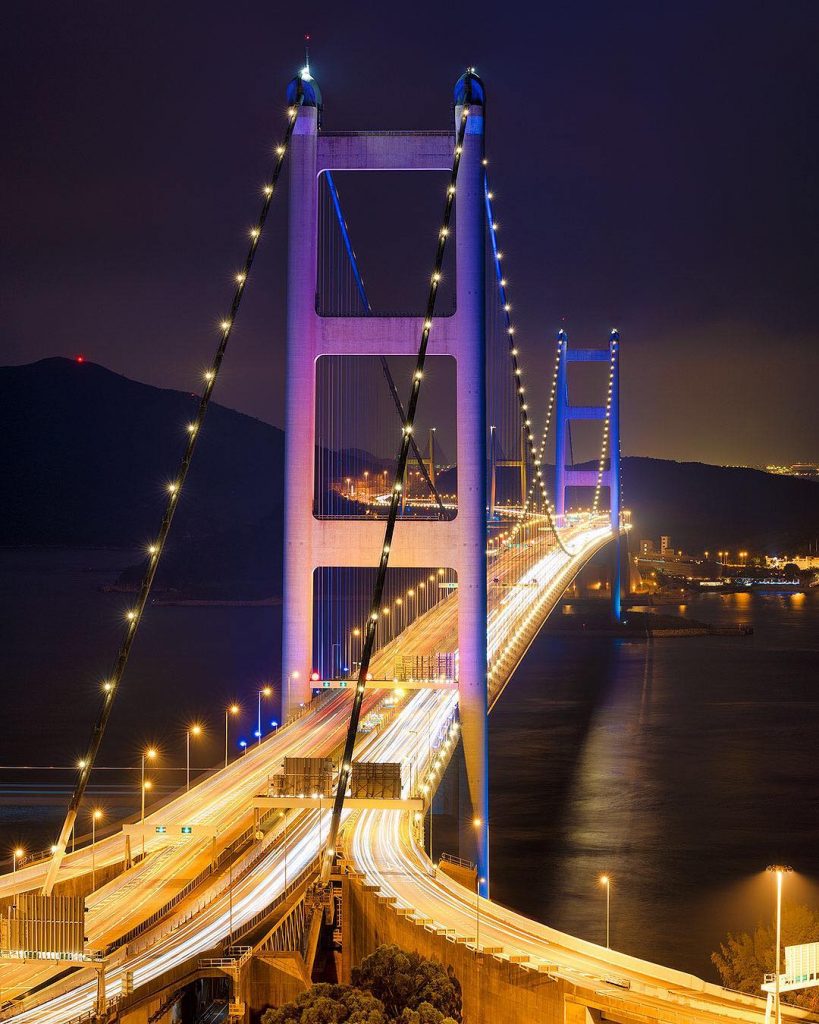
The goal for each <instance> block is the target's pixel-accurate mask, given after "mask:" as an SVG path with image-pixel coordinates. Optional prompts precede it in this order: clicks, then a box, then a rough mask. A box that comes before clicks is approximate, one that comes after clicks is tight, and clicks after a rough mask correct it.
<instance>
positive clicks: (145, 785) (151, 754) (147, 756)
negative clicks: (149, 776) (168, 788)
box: [139, 747, 156, 845]
mask: <svg viewBox="0 0 819 1024" xmlns="http://www.w3.org/2000/svg"><path fill="white" fill-rule="evenodd" d="M155 757H156V750H155V749H154V747H148V749H147V750H143V751H142V770H141V783H140V787H139V788H140V793H141V800H142V804H141V809H140V813H139V820H140V823H141V824H142V826H143V828H142V832H143V837H142V842H143V845H144V843H145V836H144V832H145V827H144V826H145V790H146V789H150V788H151V783H150V780H149V781H148V782H146V781H145V761H146V760H148V761H153V760H154V758H155Z"/></svg>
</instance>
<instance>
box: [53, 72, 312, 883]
mask: <svg viewBox="0 0 819 1024" xmlns="http://www.w3.org/2000/svg"><path fill="white" fill-rule="evenodd" d="M301 89H302V86H301V81H300V80H299V91H298V96H297V100H296V103H295V104H293V105H292V106H290V107H289V108H288V111H287V127H286V129H285V135H284V141H283V142H282V143H281V144H280V145H279V146H277V147H276V162H275V164H274V166H273V172H272V174H271V176H270V180H269V181H268V183H267V184H266V185H265V186H264V188H263V189H262V193H263V196H264V199H263V201H262V207H261V211H260V213H259V216H258V219H257V221H256V224H255V226H254V227H253V228H251V231H250V245H249V247H248V250H247V255H246V256H245V261H244V266H243V267H242V270H241V271H240V272H239V273H238V274H236V278H235V280H236V287H235V289H234V292H233V299H232V301H231V304H230V310H229V312H228V315H227V317H226V319H224V320H222V322H221V324H220V325H219V330H220V336H219V343H218V345H217V347H216V352H215V354H214V356H213V360H212V362H211V364H210V367H209V368H208V369H207V370H206V372H205V375H204V385H203V388H202V393H201V395H200V397H199V407H198V409H197V412H196V417H195V418H194V419H193V421H192V422H191V423H189V424H188V427H187V431H188V442H187V444H186V446H185V451H184V453H183V455H182V460H181V462H180V464H179V470H178V472H177V474H176V478H175V479H174V480H172V481H171V482H170V483H169V484H168V500H167V504H166V506H165V513H164V515H163V517H162V522H161V524H160V527H159V530H158V532H157V535H156V539H155V540H154V541H153V543H152V544H151V545H150V546H149V548H148V552H147V556H148V560H147V564H146V566H145V572H144V574H143V577H142V582H141V583H140V587H139V591H138V593H137V599H136V602H135V604H134V606H133V607H132V608H131V609H129V611H128V612H127V613H126V616H125V617H126V620H127V625H126V627H125V634H124V636H123V638H122V641H121V643H120V647H119V651H118V653H117V657H116V661H115V664H114V669H113V672H112V673H111V675H110V676H109V677H108V679H107V680H106V681H105V682H104V683H103V698H102V704H101V706H100V710H99V713H98V715H97V720H96V722H95V724H94V728H93V731H92V733H91V739H90V742H89V744H88V749H87V752H86V754H85V757H84V758H83V759H82V760H81V761H80V762H79V772H78V775H77V781H76V783H75V785H74V791H73V793H72V795H71V800H70V802H69V805H68V810H67V812H66V816H65V821H64V823H63V827H62V831H61V832H60V837H59V839H58V840H57V843H56V845H55V846H54V847H53V855H52V858H51V862H50V864H49V867H48V872H47V874H46V879H45V882H44V883H43V890H42V891H43V895H46V896H47V895H50V893H51V890H52V888H53V886H54V882H55V880H56V877H57V873H58V871H59V869H60V864H61V863H62V860H63V857H64V856H65V851H66V847H67V845H68V840H69V837H70V836H71V832H72V830H73V828H74V824H75V821H76V818H77V813H78V811H79V808H80V804H81V802H82V798H83V796H84V794H85V790H86V788H87V786H88V782H89V779H90V777H91V770H92V768H93V767H94V762H95V760H96V757H97V754H98V752H99V749H100V744H101V743H102V738H103V736H104V734H105V728H106V726H107V724H108V719H109V718H110V716H111V710H112V708H113V705H114V698H115V696H116V694H117V691H118V689H119V686H120V683H121V682H122V677H123V674H124V672H125V667H126V665H127V664H128V658H129V656H130V654H131V648H132V647H133V643H134V640H135V638H136V635H137V632H138V630H139V625H140V623H141V621H142V616H143V614H144V612H145V606H146V604H147V602H148V597H149V595H150V593H151V588H152V587H153V583H154V579H155V577H156V572H157V569H158V567H159V561H160V558H161V557H162V552H163V551H164V549H165V541H166V540H167V538H168V533H169V532H170V528H171V523H172V522H173V518H174V514H175V513H176V509H177V506H178V504H179V495H180V493H181V491H182V487H183V486H184V484H185V480H186V478H187V475H188V470H189V469H190V465H191V460H192V458H193V453H194V451H195V450H196V443H197V441H198V439H199V431H200V429H201V427H202V424H203V422H204V419H205V414H206V413H207V411H208V406H209V404H210V400H211V396H212V395H213V389H214V387H215V384H216V378H217V376H218V374H219V370H220V368H221V366H222V360H223V359H224V355H225V351H226V349H227V345H228V341H229V340H230V336H231V332H232V330H233V324H234V322H235V320H236V316H237V314H238V312H239V306H240V304H241V301H242V296H243V295H244V293H245V285H246V284H247V279H248V276H249V275H250V269H251V267H252V266H253V260H254V258H255V256H256V251H257V249H258V247H259V239H260V238H261V234H262V231H263V229H264V225H265V221H266V220H267V214H268V211H269V210H270V204H271V202H272V200H273V195H274V193H275V191H276V186H277V184H278V181H279V177H280V175H281V172H282V167H283V166H284V159H285V154H286V153H287V149H288V147H289V145H290V139H291V137H292V135H293V129H294V127H295V125H296V117H297V115H298V111H299V107H300V106H301V104H302V102H303V95H302V91H301Z"/></svg>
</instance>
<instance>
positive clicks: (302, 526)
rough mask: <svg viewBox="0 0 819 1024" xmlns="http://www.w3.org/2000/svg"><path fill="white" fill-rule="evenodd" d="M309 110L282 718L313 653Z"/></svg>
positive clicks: (300, 173) (293, 348) (302, 144)
mask: <svg viewBox="0 0 819 1024" xmlns="http://www.w3.org/2000/svg"><path fill="white" fill-rule="evenodd" d="M317 130H318V125H317V111H316V108H315V107H308V106H304V107H301V108H300V110H299V113H298V118H297V120H296V127H295V130H294V132H293V138H292V141H291V150H290V154H291V155H290V193H289V201H288V214H289V233H290V243H289V246H288V266H287V409H286V428H285V475H284V601H283V606H282V719H283V720H284V721H287V717H288V715H289V714H290V713H291V712H292V711H294V710H295V709H296V708H298V706H299V704H300V703H303V702H306V701H308V700H309V699H310V672H311V670H312V654H313V550H312V531H311V526H312V523H311V519H312V515H311V511H312V508H313V476H314V471H315V469H314V461H315V403H316V371H315V358H314V348H315V344H314V337H313V335H314V333H315V280H316V252H317V244H318V243H317V234H316V224H317V216H318V211H317V199H316V152H317Z"/></svg>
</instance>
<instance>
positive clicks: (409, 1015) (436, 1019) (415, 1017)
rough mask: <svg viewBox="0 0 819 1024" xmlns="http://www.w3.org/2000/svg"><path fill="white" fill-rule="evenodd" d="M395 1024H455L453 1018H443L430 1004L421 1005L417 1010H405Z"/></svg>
mask: <svg viewBox="0 0 819 1024" xmlns="http://www.w3.org/2000/svg"><path fill="white" fill-rule="evenodd" d="M396 1024H457V1022H456V1020H455V1018H454V1017H445V1016H444V1015H443V1014H442V1013H441V1011H440V1010H436V1009H435V1007H434V1006H433V1005H432V1004H431V1003H421V1005H420V1006H419V1007H418V1009H417V1010H410V1009H409V1008H405V1009H404V1010H402V1011H401V1016H400V1017H397V1018H396Z"/></svg>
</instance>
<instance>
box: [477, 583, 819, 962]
mask: <svg viewBox="0 0 819 1024" xmlns="http://www.w3.org/2000/svg"><path fill="white" fill-rule="evenodd" d="M657 610H658V611H661V612H666V611H667V612H671V613H674V612H677V611H678V605H677V604H674V605H671V606H668V607H667V608H658V609H657ZM687 614H688V615H689V616H690V617H691V618H694V619H699V620H702V621H706V622H713V623H732V622H733V623H739V622H751V623H753V624H754V626H755V634H754V636H752V637H692V638H683V639H673V638H672V639H667V640H655V641H654V642H653V643H650V644H646V643H643V642H631V641H616V640H608V639H605V638H602V637H598V638H595V637H588V636H583V637H559V636H548V635H545V634H544V635H541V636H540V637H539V638H538V640H537V641H536V643H535V645H534V646H533V647H532V648H531V650H530V652H529V654H528V655H527V658H526V662H525V664H524V665H523V666H522V668H521V669H520V670H519V672H518V674H517V675H516V676H515V679H514V680H513V683H512V685H510V687H509V689H508V690H507V691H506V694H505V695H504V698H503V700H502V701H501V703H500V704H499V706H498V708H497V709H496V710H495V711H494V712H493V714H492V717H491V719H490V723H491V726H490V742H491V759H492V826H493V828H492V836H493V870H492V877H493V895H494V896H495V897H496V898H498V899H500V900H502V901H503V902H505V903H508V904H510V905H511V906H514V907H515V908H516V909H519V910H521V911H523V912H526V913H528V914H530V915H532V916H535V917H537V918H539V919H541V920H544V921H546V922H548V923H549V924H553V925H555V926H557V927H560V928H564V929H566V930H567V931H571V932H574V933H575V934H578V935H582V936H584V937H586V938H589V939H593V940H597V941H603V938H604V927H605V898H604V893H603V891H602V890H601V889H600V887H599V885H598V884H597V880H598V878H599V876H600V875H601V874H604V873H606V874H609V875H611V877H612V941H613V944H614V945H616V946H618V947H619V948H621V949H624V950H626V951H628V952H631V953H634V954H637V955H640V956H644V957H646V958H651V959H660V960H663V961H665V962H668V963H670V964H673V965H675V966H679V967H681V968H684V969H686V970H691V971H694V972H696V973H698V974H706V975H707V976H713V974H712V971H713V969H712V968H711V966H710V963H709V954H710V952H711V951H712V950H713V949H715V948H716V946H717V943H718V942H719V941H720V939H722V938H724V936H725V934H726V932H727V931H728V930H729V929H735V930H736V929H738V928H745V927H748V926H750V925H753V924H754V923H755V922H756V921H757V920H758V919H760V918H761V917H767V916H768V914H769V911H770V895H771V893H770V885H767V887H766V883H765V881H764V878H762V876H760V875H759V872H760V870H761V869H764V867H765V866H766V865H767V864H769V863H771V862H773V861H783V860H784V861H785V862H786V863H790V864H793V865H794V866H795V867H797V868H798V869H799V870H800V871H801V875H800V876H799V878H798V879H797V878H796V877H794V876H789V882H788V885H789V890H790V894H791V895H792V896H798V897H800V898H802V899H805V900H810V901H811V902H813V903H815V905H816V906H817V908H819V891H817V890H815V889H814V887H813V883H812V879H813V878H816V877H817V876H819V844H817V840H819V759H817V758H816V756H815V752H816V750H817V749H819V714H817V712H819V692H817V683H819V594H818V593H816V592H811V593H808V594H805V595H801V596H800V595H797V594H783V595H778V594H749V593H743V594H730V595H729V594H706V595H702V596H699V595H697V596H695V597H692V598H690V599H689V600H688V604H687ZM754 879H757V881H756V882H754V884H751V883H752V881H753V880H754ZM760 879H761V881H760ZM751 897H753V898H751Z"/></svg>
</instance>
